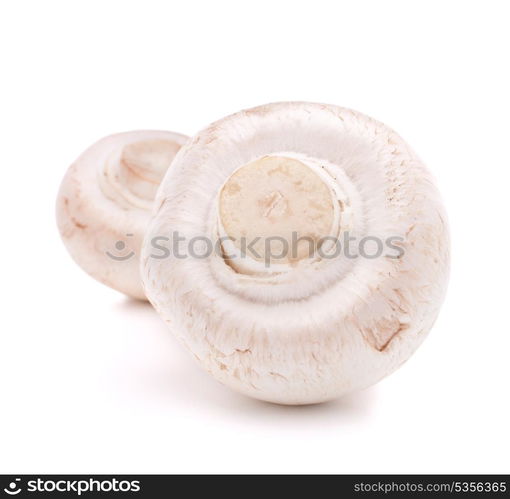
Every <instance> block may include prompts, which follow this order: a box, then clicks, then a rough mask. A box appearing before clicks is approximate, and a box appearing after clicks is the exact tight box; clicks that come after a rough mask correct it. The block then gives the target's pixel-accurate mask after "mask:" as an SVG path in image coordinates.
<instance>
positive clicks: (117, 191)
mask: <svg viewBox="0 0 510 499" xmlns="http://www.w3.org/2000/svg"><path fill="white" fill-rule="evenodd" d="M186 140H187V137H185V136H184V135H180V134H178V133H173V132H167V131H154V130H140V131H132V132H124V133H118V134H115V135H110V136H108V137H105V138H103V139H101V140H99V141H98V142H96V143H95V144H93V145H92V146H91V147H89V148H88V149H87V150H86V151H85V152H83V153H82V154H81V155H80V157H79V158H78V159H77V160H76V161H75V162H74V163H73V164H72V165H71V166H70V167H69V169H68V171H67V173H66V175H65V176H64V179H63V181H62V184H61V186H60V190H59V192H58V196H57V206H56V216H57V225H58V228H59V231H60V234H61V236H62V240H63V242H64V244H65V246H66V247H67V249H68V251H69V253H70V254H71V256H72V257H73V259H74V260H75V261H76V263H78V265H79V266H80V267H81V268H82V269H83V270H85V272H87V273H88V274H89V275H91V276H92V277H94V278H95V279H97V280H98V281H100V282H102V283H104V284H106V285H108V286H110V287H111V288H113V289H116V290H118V291H120V292H122V293H125V294H126V295H129V296H131V297H133V298H138V299H143V300H144V299H146V298H145V295H144V292H143V289H142V286H141V282H140V269H139V267H140V263H139V257H140V248H141V244H142V240H143V236H144V233H145V230H146V228H147V225H148V223H149V220H150V214H151V210H152V205H153V202H154V196H155V193H156V190H157V188H158V187H159V184H160V182H161V179H162V178H163V176H164V175H165V173H166V170H167V169H168V167H169V166H170V163H171V162H172V160H173V158H174V156H175V154H176V153H177V151H178V150H179V149H180V148H181V146H182V145H183V144H184V142H185V141H186Z"/></svg>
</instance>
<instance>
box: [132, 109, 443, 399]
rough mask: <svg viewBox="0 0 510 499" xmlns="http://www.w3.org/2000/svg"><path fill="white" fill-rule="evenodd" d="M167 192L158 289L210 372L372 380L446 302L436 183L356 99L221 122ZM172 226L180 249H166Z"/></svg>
mask: <svg viewBox="0 0 510 499" xmlns="http://www.w3.org/2000/svg"><path fill="white" fill-rule="evenodd" d="M156 206H158V209H157V211H156V212H155V215H154V218H153V220H152V222H151V225H150V228H149V229H148V231H147V234H146V237H145V241H144V245H143V248H142V262H141V263H142V279H143V282H144V287H145V291H146V293H147V296H148V298H149V300H150V301H151V302H152V304H153V305H154V307H155V308H156V310H157V311H158V312H159V313H160V315H161V316H162V317H163V318H164V319H165V320H166V321H167V322H168V323H169V324H170V325H171V328H172V330H173V331H174V332H175V333H176V334H177V336H178V337H179V339H180V340H181V342H182V343H183V344H184V345H185V346H186V347H187V348H188V349H189V350H190V351H191V352H192V353H193V354H194V356H195V358H196V359H197V360H198V361H199V363H200V364H201V365H202V366H203V367H204V368H205V369H206V370H207V371H208V372H209V373H211V374H212V375H213V376H214V377H215V378H216V379H217V380H219V381H220V382H222V383H224V384H225V385H228V386H229V387H231V388H233V389H234V390H237V391H239V392H242V393H244V394H246V395H249V396H251V397H255V398H258V399H262V400H266V401H271V402H277V403H282V404H307V403H317V402H322V401H326V400H329V399H333V398H336V397H339V396H341V395H343V394H346V393H348V392H352V391H354V390H359V389H362V388H364V387H367V386H369V385H371V384H373V383H375V382H377V381H378V380H380V379H381V378H383V377H384V376H386V375H388V374H389V373H391V372H392V371H394V370H395V369H397V368H398V367H399V366H400V365H401V364H402V363H403V362H404V361H405V360H407V359H408V358H409V356H410V355H411V354H412V353H413V352H414V351H415V349H416V348H417V347H418V346H419V345H420V343H421V342H422V341H423V339H424V338H425V336H426V335H427V333H428V331H429V329H430V328H431V327H432V324H433V323H434V320H435V319H436V317H437V315H438V312H439V307H440V304H441V302H442V300H443V296H444V294H445V289H446V285H447V280H448V268H449V235H448V228H447V224H446V216H445V211H444V209H443V206H442V202H441V199H440V196H439V193H438V191H437V188H436V187H435V184H434V182H433V179H432V178H431V175H430V173H429V172H428V171H427V170H426V168H425V167H424V166H423V164H422V163H421V162H420V160H419V159H418V158H417V156H416V155H415V153H414V152H413V151H412V150H411V149H410V148H409V147H408V146H407V145H406V143H405V142H404V141H403V140H402V139H401V138H400V137H399V136H398V135H397V134H396V133H395V132H394V131H393V130H391V129H390V128H388V127H387V126H385V125H384V124H382V123H380V122H378V121H376V120H374V119H372V118H369V117H367V116H365V115H363V114H361V113H358V112H356V111H352V110H349V109H344V108H341V107H336V106H333V105H321V104H313V103H302V102H289V103H276V104H268V105H264V106H261V107H257V108H254V109H249V110H246V111H241V112H239V113H237V114H234V115H232V116H228V117H226V118H224V119H222V120H220V121H218V122H216V123H213V124H212V125H210V126H209V127H207V128H206V129H204V130H203V131H201V132H200V133H199V134H198V135H196V136H195V137H194V138H193V139H191V140H190V141H189V142H188V143H187V145H186V146H184V148H183V149H182V150H181V152H180V154H179V156H178V158H176V160H175V162H174V164H173V166H172V169H171V171H169V173H168V175H167V176H166V177H165V179H164V181H163V183H162V185H161V189H160V191H158V196H157V199H156ZM172 234H173V236H172ZM175 234H178V237H179V239H180V241H181V242H180V243H179V244H180V245H181V246H180V248H181V250H180V254H179V255H176V253H175V251H170V250H169V251H167V254H166V255H162V252H161V251H158V250H156V249H155V246H156V247H157V248H159V246H160V243H161V241H163V240H165V239H164V238H165V237H166V238H168V240H169V241H172V245H173V244H174V243H175V241H176V237H175ZM155 241H158V245H156V244H155ZM183 241H184V242H183ZM168 244H169V245H170V242H169V243H168ZM211 247H213V248H214V250H213V251H211ZM381 247H382V249H383V251H382V252H381ZM183 248H184V249H183ZM339 248H340V250H339ZM163 256H165V257H163ZM185 256H186V257H185Z"/></svg>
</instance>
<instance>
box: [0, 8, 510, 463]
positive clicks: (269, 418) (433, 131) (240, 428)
mask: <svg viewBox="0 0 510 499" xmlns="http://www.w3.org/2000/svg"><path fill="white" fill-rule="evenodd" d="M505 7H506V5H505V3H504V2H490V1H489V2H487V1H484V2H481V1H480V2H477V3H472V2H426V3H421V4H418V3H416V2H392V1H388V2H349V3H345V4H342V3H340V2H333V1H332V2H323V1H318V0H316V1H314V2H306V3H300V2H295V1H294V2H283V1H282V2H274V1H268V2H264V1H259V2H256V3H253V4H252V5H247V4H245V3H242V2H223V1H219V0H216V1H215V2H192V1H190V2H179V3H171V2H152V1H143V2H142V1H138V2H127V1H122V2H121V1H118V2H116V1H110V2H104V1H100V2H92V1H88V2H55V1H48V2H35V1H34V2H23V1H20V2H4V3H2V6H1V7H0V47H1V48H0V50H1V51H2V66H1V71H2V79H1V82H0V85H1V93H0V110H1V111H0V137H1V139H0V140H1V160H2V172H3V178H2V182H1V183H0V201H1V205H2V210H1V212H0V217H1V229H2V233H1V234H2V235H1V236H0V237H1V240H2V245H1V255H2V261H3V267H2V273H1V281H0V282H1V284H2V286H1V293H2V304H3V305H2V319H3V320H2V325H1V326H0V327H1V332H0V355H1V357H0V400H1V402H0V404H1V407H0V472H4V473H29V472H33V473H42V472H83V473H92V472H105V473H106V472H108V473H111V472H169V473H170V472H208V473H212V472H354V473H369V472H375V473H381V472H443V473H444V472H465V473H469V472H506V473H508V472H509V471H510V469H509V468H510V466H509V461H508V454H507V452H508V447H509V444H510V437H509V429H508V428H509V427H508V420H509V418H510V406H509V396H508V392H509V390H508V382H509V379H510V376H509V375H510V370H509V362H508V352H509V349H510V334H509V333H510V327H509V323H508V304H507V302H508V294H509V292H508V282H509V277H510V275H509V270H508V269H509V267H508V255H507V250H508V248H509V244H510V238H509V236H508V232H507V229H508V213H509V208H508V195H507V191H508V185H509V179H510V175H509V173H508V172H509V166H510V165H509V161H510V159H509V155H508V133H509V118H508V117H509V114H510V100H509V94H508V89H509V88H510V76H509V73H508V64H507V59H508V53H507V51H508V46H509V44H510V32H509V31H508V25H507V19H508V17H507V15H506V12H505V10H506V9H505ZM293 99H294V100H297V99H299V100H311V101H319V102H331V103H335V104H340V105H344V106H348V107H353V108H355V109H358V110H360V111H362V112H364V113H367V114H369V115H372V116H374V117H376V118H378V119H380V120H382V121H384V122H385V123H387V124H388V125H390V126H391V127H393V128H395V129H396V130H397V131H398V132H399V133H400V134H401V135H402V136H403V137H404V139H406V140H407V141H408V142H409V143H410V144H412V146H413V147H414V149H415V150H416V151H417V152H418V154H419V155H420V156H421V157H422V159H423V160H424V161H425V163H426V164H427V165H428V166H429V167H430V169H431V170H432V171H433V172H434V174H435V175H436V177H437V179H438V182H439V186H440V188H441V191H442V193H443V196H444V198H445V202H446V206H447V208H448V210H449V216H450V222H451V227H452V239H453V259H452V264H453V268H452V275H451V284H450V289H449V293H448V297H447V300H446V302H445V304H444V308H443V311H442V314H441V316H440V318H439V320H438V322H437V324H436V326H435V328H434V329H433V330H432V333H431V335H430V337H429V338H428V339H427V341H426V342H425V344H424V345H423V346H422V347H421V348H420V349H419V350H418V352H417V353H416V355H415V356H413V357H412V358H411V359H410V360H409V361H408V363H407V364H406V365H405V366H403V367H402V368H401V369H400V370H399V371H398V372H397V373H395V374H394V375H392V376H391V377H389V378H387V379H386V380H384V381H383V382H381V383H380V384H378V385H377V386H375V387H373V388H372V389H369V390H367V391H365V392H363V393H359V394H357V395H353V396H350V397H348V398H346V399H343V400H340V401H338V402H334V403H329V404H326V405H321V406H310V407H301V408H289V407H279V406H274V405H269V404H264V403H259V402H256V401H252V400H249V399H246V398H243V397H242V396H240V395H236V394H234V393H232V392H230V391H228V390H227V389H226V388H223V387H222V386H220V385H218V384H217V383H216V382H214V381H213V380H211V379H209V377H208V376H207V375H206V374H205V373H203V372H201V371H200V370H199V369H198V367H197V366H196V365H195V364H194V362H193V361H192V360H191V358H190V357H189V356H188V354H187V353H186V352H184V351H183V349H181V347H179V345H178V344H177V343H176V342H175V340H174V339H173V337H172V335H171V332H170V331H168V330H167V328H166V327H165V325H164V324H163V323H162V322H161V321H160V319H159V318H158V317H157V316H156V314H155V312H153V310H152V309H151V308H150V306H149V305H142V304H139V303H136V302H132V301H129V300H127V299H125V298H123V297H122V296H120V295H118V294H117V293H115V292H114V291H111V290H109V289H108V288H106V287H103V286H101V285H100V284H98V283H96V282H95V281H93V280H91V279H90V278H89V277H88V276H87V275H85V274H84V273H83V272H82V271H81V270H80V269H79V268H78V267H77V266H76V265H75V264H74V263H73V262H72V261H71V259H70V258H69V256H68V254H67V252H66V250H65V249H64V246H63V244H62V243H61V241H60V240H59V236H58V233H57V230H56V227H55V221H54V199H55V196H56V192H57V189H58V185H59V182H60V179H61V177H62V176H63V174H64V172H65V169H66V168H67V166H68V165H69V164H70V163H71V162H72V161H73V160H74V159H75V158H76V156H77V155H78V154H79V153H80V152H81V151H82V150H83V149H85V148H86V147H87V146H88V145H90V144H91V143H92V142H94V141H95V140H97V139H99V138H100V137H102V136H104V135H108V134H110V133H114V132H120V131H124V130H131V129H144V128H155V129H169V130H175V131H179V132H182V133H185V134H192V133H193V132H194V131H196V130H198V129H199V128H202V127H203V126H205V125H206V124H207V123H208V122H210V121H212V120H214V119H217V118H219V117H222V116H224V115H226V114H228V113H231V112H234V111H237V110H239V109H242V108H245V107H249V106H253V105H257V104H262V103H265V102H271V101H277V100H293Z"/></svg>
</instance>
